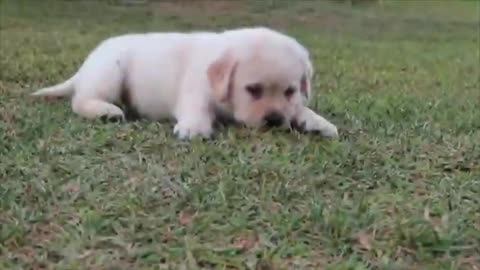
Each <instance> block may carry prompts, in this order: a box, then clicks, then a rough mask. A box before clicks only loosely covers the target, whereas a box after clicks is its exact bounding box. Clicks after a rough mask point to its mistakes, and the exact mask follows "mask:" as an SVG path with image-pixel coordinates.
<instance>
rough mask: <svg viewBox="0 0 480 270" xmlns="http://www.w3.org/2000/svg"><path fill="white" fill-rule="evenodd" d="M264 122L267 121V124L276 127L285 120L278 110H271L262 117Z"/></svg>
mask: <svg viewBox="0 0 480 270" xmlns="http://www.w3.org/2000/svg"><path fill="white" fill-rule="evenodd" d="M264 120H265V122H267V126H270V127H278V126H281V125H282V124H283V121H284V120H285V119H284V117H283V115H281V114H280V113H278V112H271V113H269V114H267V115H265V117H264Z"/></svg>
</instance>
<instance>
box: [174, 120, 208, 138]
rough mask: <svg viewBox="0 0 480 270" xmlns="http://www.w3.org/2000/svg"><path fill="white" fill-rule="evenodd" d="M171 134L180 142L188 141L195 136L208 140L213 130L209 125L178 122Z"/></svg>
mask: <svg viewBox="0 0 480 270" xmlns="http://www.w3.org/2000/svg"><path fill="white" fill-rule="evenodd" d="M173 133H175V135H177V137H178V138H179V139H181V140H185V139H188V140H190V139H192V138H194V137H197V136H200V137H203V138H210V137H211V136H212V133H213V128H212V125H211V124H210V123H201V122H178V123H177V124H176V125H175V127H174V128H173Z"/></svg>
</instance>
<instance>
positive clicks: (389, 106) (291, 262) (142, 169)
mask: <svg viewBox="0 0 480 270" xmlns="http://www.w3.org/2000/svg"><path fill="white" fill-rule="evenodd" d="M479 5H480V4H479V2H478V1H388V0H384V1H383V2H382V4H380V5H375V4H367V5H354V6H351V5H349V4H347V3H343V2H338V3H333V2H330V1H304V0H298V1H279V0H277V1H273V0H265V1H259V0H245V1H212V0H210V1H204V0H197V1H187V0H180V1H177V2H174V1H169V2H165V1H164V2H154V3H151V4H148V5H141V4H139V5H131V6H124V5H119V4H115V1H60V0H56V1H53V0H41V1H40V0H30V1H27V0H0V269H264V270H267V269H432V270H433V269H475V270H477V269H480V255H479V254H480V83H479V74H480V64H479V61H480V60H479V57H480V52H479V45H480V44H479V33H480V32H479V26H480V24H479V23H480V19H479V14H480V13H479V12H480V8H479ZM257 24H262V25H267V26H271V27H274V28H275V29H278V30H281V31H284V32H286V33H288V34H290V35H292V36H294V37H296V38H298V40H300V41H301V42H302V43H303V44H304V45H305V46H306V47H308V49H309V50H310V51H311V54H312V58H313V61H314V66H315V70H316V74H315V79H314V87H315V89H314V91H315V92H314V95H313V101H312V103H311V106H312V108H314V109H315V110H316V111H318V112H320V113H321V114H323V115H324V116H325V117H326V118H328V119H330V120H331V121H332V122H333V123H335V124H336V125H337V126H338V127H339V131H340V138H339V139H338V140H325V139H322V138H320V137H318V136H317V135H314V134H308V135H301V134H297V133H293V132H292V133H289V132H281V131H278V130H270V131H255V130H248V129H243V128H236V127H228V128H222V129H220V130H218V133H217V138H216V139H215V140H211V141H202V140H194V141H192V142H182V141H179V140H177V139H176V138H175V137H174V135H173V132H172V128H173V125H172V123H169V122H161V123H155V122H149V121H137V122H127V123H103V122H101V121H87V120H83V119H81V118H79V117H77V116H76V115H75V114H73V112H72V111H71V109H70V105H69V103H68V101H65V100H43V99H35V98H33V97H30V96H29V93H31V92H33V91H34V90H36V89H38V88H40V87H43V86H46V85H50V84H54V83H57V82H59V81H62V80H64V79H66V78H68V77H69V76H70V75H71V74H72V73H73V72H74V71H75V70H76V68H77V67H78V66H79V64H80V63H81V62H82V61H83V59H84V58H85V56H86V54H87V53H88V52H89V51H90V50H91V49H92V48H93V47H94V46H95V45H96V44H97V43H98V42H99V41H101V40H103V39H105V38H107V37H109V36H111V35H117V34H123V33H126V32H139V31H142V32H144V31H172V30H221V29H225V28H230V27H239V26H248V25H257Z"/></svg>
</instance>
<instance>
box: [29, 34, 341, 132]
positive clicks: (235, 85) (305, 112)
mask: <svg viewBox="0 0 480 270" xmlns="http://www.w3.org/2000/svg"><path fill="white" fill-rule="evenodd" d="M312 73H313V70H312V64H311V62H310V59H309V54H308V51H307V50H306V49H305V48H304V47H303V46H302V45H300V44H299V43H298V42H297V41H296V40H295V39H293V38H292V37H289V36H286V35H284V34H282V33H279V32H276V31H274V30H271V29H268V28H263V27H256V28H242V29H235V30H229V31H225V32H221V33H213V32H193V33H145V34H128V35H123V36H118V37H112V38H109V39H107V40H105V41H104V42H102V43H101V44H100V45H99V46H98V47H97V48H96V49H95V50H93V52H91V53H90V55H89V56H88V57H87V59H86V60H85V62H84V63H83V65H82V66H81V67H80V69H79V70H78V72H77V73H76V74H75V75H73V76H72V77H71V78H70V79H68V80H67V81H65V82H63V83H61V84H58V85H55V86H52V87H48V88H43V89H41V90H38V91H37V92H35V93H33V95H36V96H57V97H60V96H72V109H73V111H74V112H75V113H77V114H79V115H81V116H83V117H86V118H97V117H107V118H109V119H111V118H113V119H124V118H125V117H126V113H125V112H124V111H123V110H122V109H121V108H120V107H119V106H122V105H123V106H124V107H126V108H127V109H128V108H130V109H133V111H134V112H135V114H136V115H138V116H141V117H145V118H149V119H152V120H160V119H164V118H172V117H173V118H175V119H176V121H177V122H176V125H175V127H174V132H175V133H176V134H177V136H178V137H179V138H182V139H190V138H192V137H194V136H197V135H199V136H204V137H209V136H211V135H212V132H213V123H214V121H215V120H216V119H217V118H218V117H220V116H226V117H229V118H231V119H233V120H235V121H237V122H239V123H243V124H245V125H247V126H251V127H260V126H263V125H269V126H282V127H291V126H297V127H301V128H302V129H303V130H305V131H318V132H320V134H322V135H324V136H326V137H337V135H338V133H337V128H336V127H335V126H334V125H333V124H331V123H330V122H329V121H327V120H326V119H324V118H323V117H321V116H320V115H318V114H316V113H315V112H313V111H312V110H310V109H309V108H307V107H306V102H307V101H308V98H309V97H310V95H311V93H310V92H311V77H312ZM115 104H117V105H115Z"/></svg>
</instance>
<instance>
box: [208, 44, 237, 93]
mask: <svg viewBox="0 0 480 270" xmlns="http://www.w3.org/2000/svg"><path fill="white" fill-rule="evenodd" d="M236 66H237V62H236V60H235V57H234V56H233V52H232V51H231V50H227V51H225V52H224V53H223V54H222V55H221V56H220V57H219V58H218V59H217V60H215V61H214V62H213V63H212V64H211V65H210V66H209V67H208V70H207V75H208V80H209V82H210V87H211V88H212V91H213V95H214V97H215V99H216V100H218V101H220V102H225V101H227V100H229V98H230V95H231V92H232V88H233V75H234V72H235V68H236Z"/></svg>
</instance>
